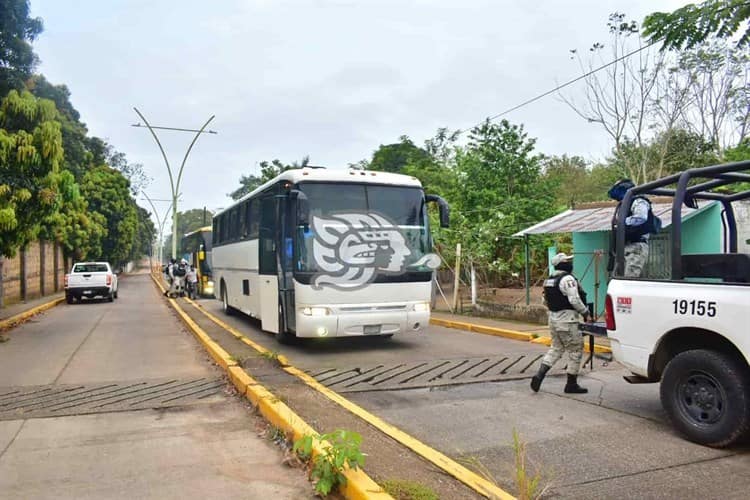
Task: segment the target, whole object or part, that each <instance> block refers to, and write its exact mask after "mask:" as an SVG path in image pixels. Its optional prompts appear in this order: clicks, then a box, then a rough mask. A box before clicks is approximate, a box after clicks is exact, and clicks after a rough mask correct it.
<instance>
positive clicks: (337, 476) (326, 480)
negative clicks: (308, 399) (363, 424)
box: [292, 429, 365, 496]
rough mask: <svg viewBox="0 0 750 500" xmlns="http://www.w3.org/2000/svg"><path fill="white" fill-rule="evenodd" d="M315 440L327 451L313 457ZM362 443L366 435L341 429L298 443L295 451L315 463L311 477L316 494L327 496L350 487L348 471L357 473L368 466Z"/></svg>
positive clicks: (309, 437)
mask: <svg viewBox="0 0 750 500" xmlns="http://www.w3.org/2000/svg"><path fill="white" fill-rule="evenodd" d="M315 441H317V442H318V444H319V445H320V447H321V448H322V450H323V451H322V452H321V453H319V454H317V455H316V456H315V457H313V456H312V455H313V453H312V452H313V444H314V442H315ZM361 444H362V436H360V435H359V434H358V433H356V432H353V431H347V430H342V429H338V430H335V431H333V432H331V433H329V434H324V435H322V436H310V435H307V436H303V437H301V438H300V439H298V440H297V441H296V442H295V443H294V447H293V448H292V450H293V451H294V452H295V453H297V455H298V456H299V457H300V458H301V459H302V460H305V461H308V460H311V463H310V477H311V478H312V479H313V480H314V481H315V491H316V492H317V493H319V494H321V495H323V496H326V495H328V494H329V493H330V492H331V491H332V490H334V489H336V488H337V487H339V486H340V485H344V484H346V476H344V470H346V469H347V468H349V469H352V470H357V469H359V468H360V467H362V466H364V464H365V455H364V454H363V453H362V452H361V451H360V445H361Z"/></svg>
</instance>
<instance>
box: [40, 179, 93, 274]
mask: <svg viewBox="0 0 750 500" xmlns="http://www.w3.org/2000/svg"><path fill="white" fill-rule="evenodd" d="M58 186H59V191H60V198H61V203H60V208H59V209H58V210H57V211H56V212H54V213H53V214H51V215H50V216H48V217H47V218H45V220H44V222H43V224H42V232H41V234H40V236H41V237H43V238H45V239H47V240H54V241H57V242H58V243H60V244H61V245H62V247H63V250H64V252H65V253H66V254H67V255H70V256H72V257H73V258H74V259H77V260H81V259H84V258H86V256H87V255H88V254H89V253H92V250H93V253H97V254H98V253H100V252H101V246H100V245H101V241H102V239H103V237H104V234H105V231H106V230H105V227H106V225H107V220H106V218H105V217H104V216H103V215H102V214H100V213H98V212H94V211H89V210H88V203H87V202H86V200H85V199H84V198H83V196H82V195H81V192H80V187H79V186H78V184H77V183H76V182H75V179H74V177H73V174H72V173H70V172H69V171H67V170H64V171H63V172H62V173H61V174H60V182H59V183H58Z"/></svg>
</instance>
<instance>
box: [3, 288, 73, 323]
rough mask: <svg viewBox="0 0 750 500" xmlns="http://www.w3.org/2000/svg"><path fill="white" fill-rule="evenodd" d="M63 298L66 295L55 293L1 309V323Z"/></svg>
mask: <svg viewBox="0 0 750 500" xmlns="http://www.w3.org/2000/svg"><path fill="white" fill-rule="evenodd" d="M63 297H65V293H63V292H58V293H53V294H52V295H45V296H44V297H39V298H36V299H32V300H27V301H26V302H16V303H15V304H11V305H9V306H6V307H3V308H0V321H3V320H6V319H8V318H12V317H13V316H17V315H19V314H21V313H24V312H26V311H29V310H31V309H34V308H35V307H38V306H41V305H43V304H46V303H47V302H52V301H53V300H55V299H61V298H63Z"/></svg>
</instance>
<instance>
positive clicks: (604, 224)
mask: <svg viewBox="0 0 750 500" xmlns="http://www.w3.org/2000/svg"><path fill="white" fill-rule="evenodd" d="M713 203H715V202H711V203H706V204H705V205H704V206H702V207H701V208H699V209H697V210H696V209H692V208H688V207H686V206H683V207H682V210H681V214H682V220H686V219H689V218H690V217H692V216H694V215H695V214H697V213H700V212H702V211H703V210H705V209H706V208H708V207H709V206H710V205H712V204H713ZM616 206H617V204H616V203H611V204H609V203H607V204H603V203H597V204H592V205H591V206H583V207H579V208H573V209H568V210H566V211H564V212H562V213H560V214H557V215H555V216H554V217H550V218H549V219H547V220H544V221H542V222H540V223H538V224H535V225H533V226H531V227H529V228H526V229H524V230H523V231H519V232H517V233H516V234H514V235H513V236H524V235H527V234H550V233H593V232H595V231H609V230H610V228H611V226H612V216H613V215H614V213H615V207H616ZM651 207H652V210H653V211H654V214H655V215H656V216H657V217H659V218H660V219H661V223H662V227H667V226H669V225H670V224H672V204H671V203H653V204H652V205H651Z"/></svg>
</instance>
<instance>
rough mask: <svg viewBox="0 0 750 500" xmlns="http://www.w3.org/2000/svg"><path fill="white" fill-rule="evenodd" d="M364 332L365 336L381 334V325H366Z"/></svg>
mask: <svg viewBox="0 0 750 500" xmlns="http://www.w3.org/2000/svg"><path fill="white" fill-rule="evenodd" d="M363 331H364V334H365V335H376V334H378V333H380V325H365V326H364V328H363Z"/></svg>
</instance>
